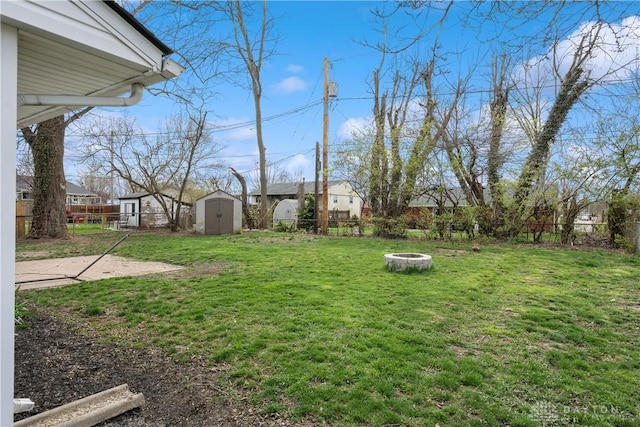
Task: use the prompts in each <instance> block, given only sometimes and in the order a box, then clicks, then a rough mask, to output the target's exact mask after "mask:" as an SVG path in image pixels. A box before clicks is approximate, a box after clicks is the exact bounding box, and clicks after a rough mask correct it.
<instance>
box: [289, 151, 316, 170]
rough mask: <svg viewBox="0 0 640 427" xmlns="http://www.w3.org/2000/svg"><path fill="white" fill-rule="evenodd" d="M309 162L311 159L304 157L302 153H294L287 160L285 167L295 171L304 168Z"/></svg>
mask: <svg viewBox="0 0 640 427" xmlns="http://www.w3.org/2000/svg"><path fill="white" fill-rule="evenodd" d="M310 164H311V161H310V160H309V159H307V158H306V157H305V155H304V154H296V155H295V156H293V158H292V159H291V160H289V161H288V162H287V169H288V170H290V171H297V170H300V169H305V168H306V167H308V166H309V165H310Z"/></svg>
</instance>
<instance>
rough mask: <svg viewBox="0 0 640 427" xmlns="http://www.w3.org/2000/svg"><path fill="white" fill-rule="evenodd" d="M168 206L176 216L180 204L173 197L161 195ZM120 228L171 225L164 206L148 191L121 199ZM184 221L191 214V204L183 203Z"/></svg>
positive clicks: (182, 213)
mask: <svg viewBox="0 0 640 427" xmlns="http://www.w3.org/2000/svg"><path fill="white" fill-rule="evenodd" d="M160 196H161V197H162V198H164V201H165V203H166V204H167V206H170V209H171V212H172V215H174V217H175V214H176V211H177V209H178V202H177V201H176V200H175V199H174V198H173V197H171V196H168V195H166V194H160ZM119 200H120V224H119V225H120V227H132V228H138V227H149V228H156V227H164V226H166V225H167V224H168V223H169V218H167V215H166V213H165V211H164V209H163V208H162V205H161V204H160V202H159V201H158V200H157V198H156V197H154V195H152V194H151V193H149V192H147V191H140V192H137V193H131V194H127V195H126V196H122V197H120V199H119ZM181 206H182V212H181V213H180V215H183V219H184V218H185V217H186V216H187V215H188V214H189V204H187V203H182V204H181Z"/></svg>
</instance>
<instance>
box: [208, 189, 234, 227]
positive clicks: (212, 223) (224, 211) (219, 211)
mask: <svg viewBox="0 0 640 427" xmlns="http://www.w3.org/2000/svg"><path fill="white" fill-rule="evenodd" d="M233 214H234V212H233V200H229V199H223V198H218V199H209V200H205V201H204V234H233Z"/></svg>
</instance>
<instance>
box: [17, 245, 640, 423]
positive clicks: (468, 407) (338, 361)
mask: <svg viewBox="0 0 640 427" xmlns="http://www.w3.org/2000/svg"><path fill="white" fill-rule="evenodd" d="M114 234H115V235H110V234H101V235H96V236H91V237H87V236H82V238H83V239H85V241H84V243H86V244H87V246H86V248H87V249H85V253H84V254H85V255H86V254H88V253H100V252H101V250H104V249H106V248H108V247H109V246H110V245H111V244H112V243H113V242H114V241H115V240H117V237H118V235H117V233H114ZM100 239H101V240H100ZM100 242H101V244H99V243H100ZM72 245H73V240H72V241H71V242H70V243H69V248H70V249H69V250H70V251H72V252H71V254H73V251H77V250H78V249H77V247H76V248H75V249H73V246H72ZM63 246H64V247H66V246H65V245H60V244H59V243H58V244H57V246H56V247H55V248H53V247H52V248H51V250H50V255H51V256H52V255H54V254H56V256H59V255H60V254H62V253H65V249H64V248H63ZM470 246H471V244H464V243H460V244H456V245H451V244H450V243H438V242H424V241H422V242H421V241H417V240H405V241H388V240H378V239H373V238H317V237H314V236H307V235H295V234H284V233H256V234H254V233H247V234H243V235H235V236H194V235H185V234H178V235H168V234H165V235H153V234H138V235H133V236H131V237H130V238H129V239H127V240H125V241H124V242H123V243H122V245H121V246H120V247H118V248H117V249H116V251H115V253H117V254H118V255H122V256H129V257H133V258H137V259H142V260H153V261H164V262H170V263H175V264H180V265H184V266H188V267H189V269H188V270H187V272H186V273H184V274H183V275H181V276H177V275H175V274H174V275H172V276H160V275H158V276H151V277H139V278H127V279H111V280H104V281H100V282H91V283H80V284H78V285H73V286H68V287H64V288H57V289H48V290H41V291H36V292H27V293H23V294H21V299H25V300H26V302H27V303H28V304H37V305H40V306H46V307H49V308H55V309H56V310H59V311H60V312H61V313H62V312H65V313H69V314H71V315H72V316H74V317H77V318H79V319H81V321H82V322H87V323H90V324H91V325H92V326H93V328H97V330H99V331H100V333H101V334H102V335H103V336H104V338H105V339H107V340H115V341H118V342H120V343H123V344H125V345H132V346H157V347H160V348H163V349H164V350H165V351H167V352H169V353H171V354H173V355H174V356H175V357H176V358H178V359H180V360H188V359H189V358H190V357H191V356H193V355H196V354H197V355H204V357H206V358H207V360H209V361H210V363H211V364H212V365H213V364H216V365H219V366H220V367H221V369H224V370H225V372H226V375H225V377H224V384H220V386H224V387H228V388H231V389H232V390H234V391H235V393H237V395H238V398H248V399H249V401H250V402H252V403H253V404H255V405H257V406H258V407H260V408H261V409H262V410H264V411H267V412H279V413H285V414H286V415H287V416H289V417H290V418H291V419H294V420H295V419H306V420H311V421H313V422H315V423H318V424H320V423H327V424H330V425H341V426H343V425H353V426H355V425H373V426H388V425H402V426H434V425H436V424H437V423H439V424H440V425H442V426H453V425H462V426H475V425H477V426H480V425H490V426H498V425H503V426H504V425H509V426H540V425H545V426H551V425H553V426H563V425H581V426H587V425H588V426H637V425H640V405H639V404H640V346H639V343H640V292H639V291H640V258H639V257H637V256H635V257H634V256H630V255H627V254H623V253H613V252H606V251H589V250H569V249H553V248H543V247H537V246H533V245H531V246H521V247H506V246H484V247H482V250H481V251H480V252H472V251H471V250H470ZM100 247H101V249H99V248H100ZM48 250H49V249H47V246H46V243H45V244H44V245H43V244H37V243H34V242H28V241H25V242H19V243H18V251H19V252H20V251H40V252H41V253H45V252H47V251H48ZM87 251H88V252H87ZM389 252H423V253H428V254H430V255H432V256H433V262H434V268H433V269H432V270H430V271H428V272H423V273H415V272H414V273H411V274H407V273H398V272H395V273H394V272H389V271H387V270H386V269H385V268H384V262H383V255H384V254H385V253H389Z"/></svg>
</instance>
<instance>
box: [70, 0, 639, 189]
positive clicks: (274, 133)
mask: <svg viewBox="0 0 640 427" xmlns="http://www.w3.org/2000/svg"><path fill="white" fill-rule="evenodd" d="M533 4H534V3H532V5H533ZM608 5H612V3H608ZM614 5H616V6H622V5H624V7H626V8H627V9H629V12H628V13H627V16H628V15H631V14H632V13H633V12H635V13H636V14H639V15H640V6H639V5H638V3H617V4H615V3H614ZM382 6H384V3H382V2H369V1H270V2H269V3H268V9H269V11H270V13H271V14H272V15H273V17H274V19H275V25H276V27H275V31H276V33H277V34H278V35H279V37H280V42H279V43H278V45H277V46H276V51H277V54H276V55H275V56H273V57H272V58H271V59H270V60H269V62H268V63H266V64H265V66H264V68H263V70H262V84H263V88H264V93H263V103H262V109H263V117H264V118H266V120H265V121H264V123H263V131H264V141H265V145H266V147H267V160H268V162H270V163H277V164H278V167H281V168H283V169H285V170H287V171H289V172H291V174H292V175H294V176H296V175H299V174H301V175H302V176H303V177H304V178H305V179H307V180H313V177H314V163H315V160H314V156H315V151H314V150H315V143H316V141H318V142H320V143H322V119H323V105H322V102H321V101H322V87H323V60H324V58H325V57H327V58H329V60H330V64H331V68H330V79H331V80H332V81H334V82H336V83H337V84H338V97H337V98H336V99H334V100H332V101H331V103H330V114H329V122H330V130H329V141H330V147H332V149H333V148H334V147H337V146H339V144H340V143H341V142H342V141H344V140H345V139H348V132H347V129H348V126H346V124H347V123H349V124H351V125H353V124H354V123H356V124H358V123H363V122H365V121H366V118H367V117H369V116H370V115H371V109H372V100H371V91H370V88H369V86H368V82H369V81H370V77H371V73H372V71H373V69H374V68H375V67H376V66H377V65H378V64H379V62H380V55H379V53H378V52H376V51H375V50H373V49H372V48H370V47H366V46H363V45H362V44H361V42H363V41H365V40H367V41H369V42H372V43H374V42H377V41H378V40H379V35H378V33H376V30H377V29H379V26H377V25H376V24H375V23H374V21H373V17H372V15H371V13H370V10H371V9H372V8H374V7H382ZM470 6H471V3H466V2H457V3H455V4H454V7H453V9H452V11H451V14H450V16H449V18H448V21H447V22H448V23H447V25H446V26H445V27H444V28H443V29H442V33H441V34H440V40H442V44H443V52H448V55H447V58H446V60H447V62H448V69H449V71H450V74H449V76H448V78H449V79H450V80H455V79H456V78H457V77H458V73H466V72H467V71H468V69H469V67H470V66H471V64H476V63H481V64H483V66H485V67H486V66H487V65H488V63H489V61H488V58H489V57H490V55H491V54H492V53H495V52H496V51H497V49H499V48H500V43H501V42H504V41H505V40H513V34H514V32H516V31H517V32H520V33H527V34H533V33H536V32H538V31H539V29H540V28H542V26H543V23H536V22H529V23H527V25H520V24H522V23H521V22H513V23H512V24H513V27H512V28H507V27H505V26H499V25H492V24H491V22H485V25H484V27H483V28H484V29H483V31H482V32H478V31H476V30H474V29H470V28H468V27H465V26H464V25H463V24H462V20H461V19H460V17H459V16H460V15H464V14H465V13H466V11H468V10H469V7H470ZM489 6H490V3H484V4H483V5H482V6H481V7H482V8H483V9H484V10H485V11H486V10H487V9H488V7H489ZM387 7H388V5H387ZM606 7H609V6H606ZM634 9H635V10H634ZM568 12H569V13H570V11H568ZM434 17H437V16H436V15H434ZM574 18H575V17H574ZM585 20H586V17H585ZM576 21H580V19H579V18H578V19H576ZM408 22H409V21H408V20H406V19H405V18H402V16H401V15H397V16H396V17H395V19H394V24H393V25H394V28H393V32H394V33H395V31H396V30H397V28H400V27H401V26H402V24H405V23H408ZM638 27H640V25H638ZM414 30H415V29H414V28H411V29H406V32H407V33H409V32H413V31H414ZM576 30H577V28H576ZM638 34H640V32H638ZM639 37H640V36H639ZM638 40H640V38H639V39H638ZM432 42H433V36H432V35H429V36H427V37H426V39H425V46H423V47H428V46H430V45H431V43H432ZM524 48H525V49H530V50H527V52H526V53H524V54H523V57H522V58H520V59H521V60H522V61H526V60H529V59H530V58H534V57H537V56H538V55H544V54H545V53H546V51H545V49H548V48H549V46H525V47H524ZM523 50H524V49H523ZM638 51H640V46H637V47H636V52H635V56H637V52H638ZM521 53H523V52H521ZM487 77H488V73H487V71H486V68H485V69H483V68H478V69H476V70H475V71H474V79H477V82H475V83H472V84H471V87H472V88H480V87H481V88H482V89H486V88H487V85H486V83H485V82H486V79H487ZM220 91H221V93H220V95H219V96H218V97H217V98H215V99H214V100H212V101H211V102H210V104H209V110H210V111H211V113H210V114H209V117H210V118H211V122H210V126H211V127H212V128H213V129H214V137H215V140H216V142H217V143H218V144H219V145H220V146H222V147H224V149H223V150H222V152H221V153H220V157H221V158H220V160H221V161H222V162H224V163H225V164H227V165H229V166H233V167H234V168H236V169H237V170H238V171H240V172H243V173H246V174H251V173H255V172H253V171H255V170H256V168H257V161H258V156H257V144H256V139H255V132H254V125H253V124H252V123H251V122H252V120H253V119H254V107H253V100H252V97H251V93H250V91H249V90H247V89H241V88H238V87H234V86H231V85H223V86H220ZM483 97H484V98H486V95H479V99H478V101H477V102H478V107H477V108H478V109H480V108H481V105H482V104H483V103H486V99H482V98H483ZM171 110H172V105H171V104H170V103H169V102H168V101H167V100H163V99H161V98H158V97H153V96H151V95H149V94H147V95H146V97H145V99H144V100H143V102H142V103H141V104H140V105H139V106H136V107H133V108H131V109H130V110H129V112H128V114H130V115H132V116H135V117H137V119H138V123H139V124H141V125H143V126H145V127H146V128H147V129H152V130H153V129H156V128H157V124H158V123H160V122H162V121H163V120H164V118H166V117H167V116H168V115H169V114H170V112H171ZM229 126H231V127H233V129H230V130H225V128H227V129H228V127H229ZM72 180H73V179H72Z"/></svg>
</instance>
